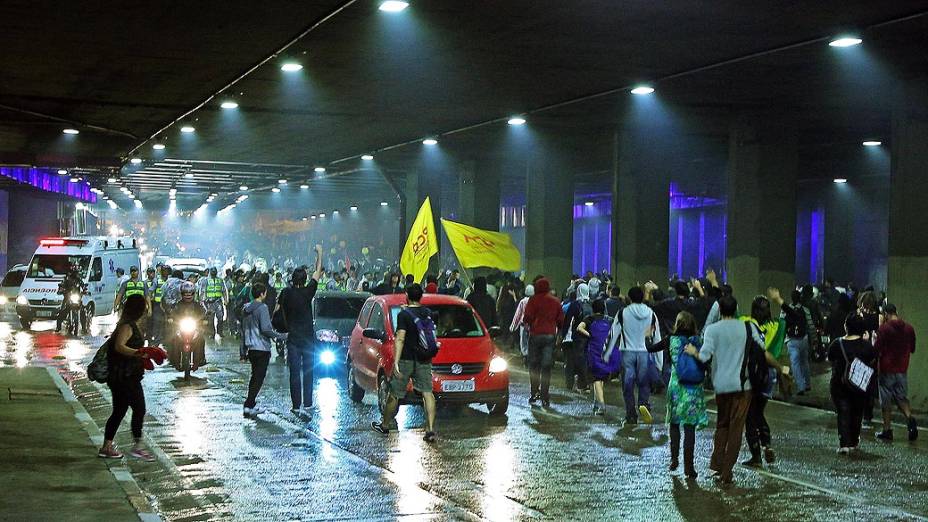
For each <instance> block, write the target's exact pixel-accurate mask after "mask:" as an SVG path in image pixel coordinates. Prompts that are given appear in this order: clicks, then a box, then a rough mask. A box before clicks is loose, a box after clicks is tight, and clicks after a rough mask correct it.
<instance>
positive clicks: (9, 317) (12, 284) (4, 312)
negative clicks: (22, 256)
mask: <svg viewBox="0 0 928 522" xmlns="http://www.w3.org/2000/svg"><path fill="white" fill-rule="evenodd" d="M27 268H28V267H27V266H26V265H15V266H13V268H11V269H10V271H9V272H7V273H6V275H4V276H3V280H2V281H0V321H10V322H15V321H17V320H19V316H17V315H16V297H17V296H19V287H20V285H22V284H23V279H24V278H25V277H26V269H27Z"/></svg>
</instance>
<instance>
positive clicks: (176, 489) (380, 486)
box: [0, 320, 928, 521]
mask: <svg viewBox="0 0 928 522" xmlns="http://www.w3.org/2000/svg"><path fill="white" fill-rule="evenodd" d="M50 326H51V325H49V324H41V323H39V324H37V325H36V327H37V328H39V329H42V328H48V327H50ZM109 328H111V326H109V325H108V324H106V322H105V321H103V320H97V322H96V323H95V327H94V332H92V333H95V334H97V335H96V336H87V337H82V338H78V339H69V338H66V337H63V336H58V335H56V334H54V333H52V332H48V331H44V332H41V331H40V332H37V333H24V332H18V331H16V330H12V329H11V327H9V326H7V325H6V323H0V364H3V365H13V366H25V365H56V366H58V367H59V369H60V371H61V373H62V374H63V375H65V377H66V379H67V380H69V382H71V385H72V387H73V388H74V389H75V392H76V393H77V394H78V396H79V397H80V398H81V400H82V402H83V403H84V404H85V407H87V409H88V411H89V412H90V413H91V415H92V417H93V418H94V419H95V420H96V421H97V423H98V424H100V425H102V424H103V422H104V421H105V419H106V416H107V415H108V413H109V405H108V402H107V400H108V399H107V397H108V395H107V393H106V392H105V391H104V392H103V393H102V395H101V393H100V391H101V387H100V386H96V385H93V384H92V383H89V382H88V381H87V380H86V379H85V378H83V369H84V367H85V366H86V363H87V362H88V361H89V359H90V358H91V357H92V355H93V352H94V350H95V348H96V346H98V345H99V344H100V342H102V338H101V337H100V336H99V334H101V333H103V332H107V331H108V330H109ZM237 353H238V352H237V348H236V345H235V344H234V343H232V342H229V343H212V344H211V345H210V346H209V347H208V357H209V362H210V365H209V366H210V367H209V368H208V370H209V371H204V370H200V371H199V372H198V374H197V375H196V378H195V379H194V380H193V381H192V382H191V383H189V384H187V383H185V382H184V381H183V379H182V376H181V375H180V374H178V373H177V372H175V371H173V369H170V368H166V367H161V368H158V369H156V370H155V371H154V372H147V374H146V376H145V379H144V386H145V391H146V396H147V405H148V415H149V419H148V420H147V421H146V428H145V429H146V437H147V438H148V440H149V442H150V443H151V444H153V445H154V446H155V449H156V450H157V451H156V453H157V454H158V456H159V459H158V461H157V462H155V463H142V462H138V461H130V462H129V463H128V464H129V467H130V469H131V470H132V472H133V474H134V475H135V477H136V479H137V481H138V482H139V484H140V486H141V487H142V488H143V490H145V491H146V493H148V494H149V496H150V497H151V498H152V501H153V503H154V504H155V505H156V506H157V508H158V509H159V511H160V512H161V514H162V516H163V517H164V518H165V519H167V520H393V519H412V520H481V519H486V520H522V519H532V518H548V519H556V520H649V521H655V520H708V519H722V520H726V519H731V520H800V519H802V520H832V521H833V520H850V519H860V520H919V519H923V518H925V517H928V457H926V452H925V447H926V446H925V444H926V442H925V440H924V436H925V435H926V433H924V432H923V433H922V435H923V437H922V440H921V441H919V442H918V443H915V444H910V443H908V442H898V441H897V442H896V443H895V444H892V445H889V444H883V443H879V442H877V441H875V440H874V439H873V432H872V430H871V431H866V430H865V433H864V436H865V439H864V442H863V444H862V447H863V452H861V454H860V455H857V456H854V457H850V458H848V457H843V456H839V455H837V454H836V453H835V448H836V446H837V434H836V431H835V417H834V415H833V414H832V413H830V412H825V411H820V410H814V409H811V408H803V407H797V406H792V405H787V404H782V403H772V404H771V405H770V406H768V420H769V421H770V424H771V427H772V430H773V436H774V447H775V448H776V449H777V452H778V457H779V458H778V461H777V462H776V463H775V464H773V465H769V466H768V467H767V469H766V470H762V471H756V470H752V469H748V468H743V467H738V468H737V469H736V475H735V480H736V484H735V485H734V486H733V487H729V488H725V489H723V488H720V487H719V486H718V485H717V484H716V483H715V482H714V481H713V480H712V479H710V478H709V477H708V470H707V469H706V466H707V465H708V456H709V454H710V452H711V435H712V425H710V428H709V429H707V430H704V431H702V432H699V433H698V434H697V469H698V471H700V477H699V479H698V480H696V481H690V482H688V481H685V480H684V479H683V477H682V474H681V472H675V473H668V471H667V464H668V449H667V429H666V427H665V426H664V425H663V424H661V423H660V422H662V420H663V403H662V398H661V397H656V398H655V401H654V408H653V409H654V412H655V417H656V420H655V424H653V425H650V426H644V425H640V426H636V427H623V426H622V422H621V418H622V417H623V414H622V411H621V410H620V408H619V407H618V406H616V405H620V404H621V396H620V393H619V391H618V389H617V388H616V387H614V386H613V387H611V388H608V389H607V393H608V395H609V402H610V403H611V404H613V406H612V407H611V408H610V410H609V411H608V412H607V415H606V417H605V418H597V417H592V416H591V415H590V408H591V404H590V402H589V401H590V399H589V397H588V396H581V395H577V394H572V393H566V392H563V391H561V390H560V386H559V385H560V384H562V382H561V373H559V372H557V371H555V375H554V377H553V385H554V387H553V390H556V392H555V393H554V395H553V397H552V399H553V401H552V402H553V404H552V407H551V409H549V410H543V409H541V408H537V407H535V408H533V407H529V405H528V403H527V397H528V383H527V382H528V378H527V375H526V374H525V373H524V372H523V371H522V370H521V369H520V366H521V364H520V363H519V362H518V361H513V365H512V366H513V367H514V370H513V372H512V385H511V396H512V400H511V404H510V409H509V414H508V416H507V417H503V418H499V419H497V418H491V417H490V416H489V415H487V413H486V410H485V408H483V407H478V406H472V407H459V408H444V409H442V410H441V411H440V412H439V417H438V420H437V428H438V432H439V440H438V443H437V444H435V445H429V444H427V443H425V442H423V441H422V430H421V426H422V423H423V419H422V410H421V408H419V407H414V406H404V407H401V409H400V415H399V418H398V421H399V424H400V426H401V430H400V432H399V433H394V434H391V435H388V436H382V435H379V434H377V433H375V432H373V431H371V429H370V427H369V425H370V421H371V420H375V419H377V418H378V416H377V415H378V414H377V407H376V398H375V397H374V396H373V395H371V394H369V395H368V396H367V397H366V398H365V400H364V402H363V403H362V404H360V405H359V404H354V403H352V402H351V401H350V400H349V399H348V396H347V393H346V390H345V382H344V378H343V376H342V374H340V373H337V374H336V375H335V377H334V378H332V377H325V376H319V378H318V380H317V383H316V397H315V405H316V409H315V412H314V414H313V417H312V420H311V421H309V422H305V421H302V420H300V419H298V418H296V417H295V416H293V415H292V414H290V412H289V407H290V406H289V405H290V400H289V388H288V380H287V379H288V373H287V367H286V365H285V364H282V362H280V361H278V360H276V356H275V358H274V361H273V362H272V364H271V366H270V368H269V371H268V377H267V380H266V382H265V385H264V388H263V390H262V394H261V395H260V397H259V404H261V405H263V406H265V407H268V408H269V409H270V410H271V411H270V412H269V413H266V414H263V415H261V417H260V419H258V420H250V419H244V418H243V417H242V411H241V410H242V408H241V403H242V401H243V399H244V395H245V390H246V387H247V381H248V376H249V371H250V368H249V366H248V365H246V364H243V363H239V362H238V358H237ZM104 390H105V388H104ZM709 407H710V408H712V407H713V404H712V403H711V402H710V404H709ZM903 433H904V432H903ZM901 434H902V433H900V432H899V430H897V437H898V436H899V435H901ZM118 441H119V442H120V443H121V444H122V446H123V447H126V446H127V445H128V444H129V438H128V421H126V422H124V423H123V429H122V430H121V432H120V435H119V437H118ZM745 452H746V447H745ZM745 452H743V453H742V456H743V457H744V458H747V455H746V454H745ZM88 458H93V456H92V455H88Z"/></svg>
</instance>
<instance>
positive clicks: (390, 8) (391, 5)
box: [380, 0, 409, 13]
mask: <svg viewBox="0 0 928 522" xmlns="http://www.w3.org/2000/svg"><path fill="white" fill-rule="evenodd" d="M407 7H409V2H402V1H400V0H386V1H385V2H381V3H380V10H381V11H386V12H388V13H398V12H400V11H402V10H403V9H406V8H407Z"/></svg>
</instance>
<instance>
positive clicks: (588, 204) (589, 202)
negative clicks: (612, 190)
mask: <svg viewBox="0 0 928 522" xmlns="http://www.w3.org/2000/svg"><path fill="white" fill-rule="evenodd" d="M593 204H594V203H593V202H592V201H587V202H586V203H584V205H586V206H588V207H592V206H593Z"/></svg>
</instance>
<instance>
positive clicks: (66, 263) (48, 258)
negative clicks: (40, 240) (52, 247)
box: [27, 254, 90, 279]
mask: <svg viewBox="0 0 928 522" xmlns="http://www.w3.org/2000/svg"><path fill="white" fill-rule="evenodd" d="M71 265H77V266H78V270H79V271H80V275H81V279H83V278H84V277H86V276H87V268H88V267H89V266H90V256H69V255H66V254H37V255H36V256H34V257H33V258H32V263H30V264H29V275H28V276H27V277H32V278H42V277H55V278H57V277H62V278H63V277H64V276H66V275H67V274H68V269H69V268H70V267H71Z"/></svg>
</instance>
